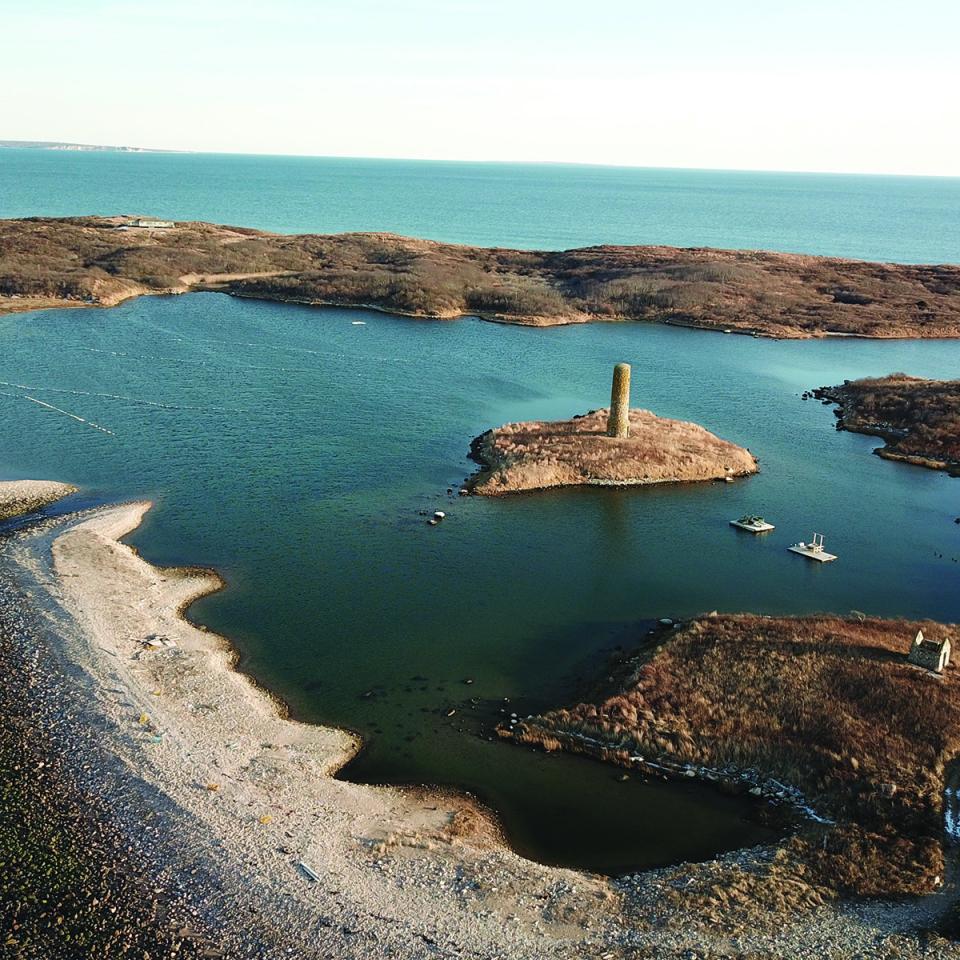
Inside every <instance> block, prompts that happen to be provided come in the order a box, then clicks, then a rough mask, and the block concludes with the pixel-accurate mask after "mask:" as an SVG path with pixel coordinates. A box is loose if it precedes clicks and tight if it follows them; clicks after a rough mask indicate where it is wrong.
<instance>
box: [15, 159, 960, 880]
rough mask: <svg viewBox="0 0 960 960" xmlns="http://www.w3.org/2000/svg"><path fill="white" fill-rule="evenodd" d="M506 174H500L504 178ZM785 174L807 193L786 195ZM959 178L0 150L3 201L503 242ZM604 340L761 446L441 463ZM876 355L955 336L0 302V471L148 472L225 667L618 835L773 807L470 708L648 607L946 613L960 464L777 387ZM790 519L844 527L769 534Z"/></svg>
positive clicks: (534, 817)
mask: <svg viewBox="0 0 960 960" xmlns="http://www.w3.org/2000/svg"><path fill="white" fill-rule="evenodd" d="M11 158H12V159H11ZM137 163H141V164H142V165H143V166H142V167H141V168H139V169H141V171H149V175H147V173H146V172H141V174H140V175H139V176H137V175H135V171H136V170H137V169H138V168H137V167H136V164H137ZM125 164H130V165H129V166H124V165H125ZM351 164H352V166H351ZM14 169H16V170H17V171H18V173H17V175H16V176H13V177H11V175H10V172H11V170H14ZM118 171H120V172H118ZM124 171H125V173H124ZM214 171H219V173H217V174H216V176H215V175H214ZM121 174H122V175H121ZM214 180H217V181H219V182H220V183H221V184H222V189H221V190H217V189H215V186H214V182H213V181H214ZM138 181H139V184H138ZM56 182H59V184H60V186H59V189H54V186H55V183H56ZM844 183H846V184H847V187H846V188H844V186H843V184H844ZM658 184H659V186H658ZM504 192H506V193H507V194H509V196H510V198H511V202H510V203H506V202H504V203H496V204H494V199H495V197H496V196H497V195H500V194H502V193H504ZM888 193H889V195H890V197H891V199H890V203H889V205H888V207H887V208H886V211H885V210H884V208H883V204H882V203H881V202H880V198H882V197H884V196H886V195H887V194H888ZM786 196H790V197H791V198H792V199H791V200H790V203H791V204H792V205H793V206H792V209H793V210H794V211H795V212H796V211H800V210H806V215H804V216H799V215H797V216H791V215H788V214H787V213H786V212H784V208H783V205H784V204H785V203H786V202H787V201H786V200H785V197H786ZM378 197H379V198H380V199H379V201H378V199H377V198H378ZM575 197H579V200H578V201H576V202H574V200H573V199H572V198H575ZM417 198H419V199H417ZM638 198H639V199H638ZM828 198H832V199H828ZM268 200H269V202H268ZM957 200H958V190H957V184H956V182H954V181H919V180H917V181H908V180H903V181H899V180H897V181H894V180H892V179H889V178H878V179H877V180H871V179H870V178H829V177H828V178H809V177H799V178H794V179H792V180H791V178H789V177H785V176H783V177H781V176H779V175H777V176H774V175H754V174H700V173H685V172H674V171H607V170H602V169H594V168H567V167H564V168H558V167H507V166H497V165H489V166H484V165H463V166H462V167H460V166H457V165H452V164H439V165H434V164H419V165H417V164H405V163H396V164H389V163H387V162H386V161H358V162H352V161H323V160H317V161H307V160H292V159H286V158H279V159H277V158H249V157H247V158H213V157H181V156H164V155H110V154H45V153H39V152H34V151H25V152H23V155H21V154H20V153H19V152H16V151H10V152H8V153H0V214H2V215H7V216H9V215H15V214H24V213H28V212H29V213H46V214H53V213H57V214H65V213H94V212H98V213H112V212H118V211H129V212H143V213H149V214H157V215H163V216H176V217H180V218H183V217H197V218H204V219H209V220H222V221H226V222H233V223H242V224H247V225H254V226H261V227H270V228H275V229H291V230H316V231H329V230H337V229H347V228H351V229H352V228H378V229H379V228H383V229H393V230H398V231H402V232H406V233H419V234H426V235H430V236H436V237H440V238H444V239H458V240H466V241H470V242H500V243H504V244H513V245H518V246H521V245H527V246H568V245H571V244H577V243H585V242H597V241H600V240H610V241H616V242H627V241H637V242H639V241H657V242H689V243H693V242H696V243H709V244H716V245H721V246H772V247H779V248H782V249H806V250H810V251H811V252H826V253H851V254H853V253H856V254H859V255H864V256H867V255H874V256H883V257H889V258H891V259H904V260H933V259H939V260H946V259H952V260H956V259H957V256H956V250H957V223H958V221H960V218H958V217H956V216H955V214H956V212H957ZM487 202H488V203H489V209H488V203H487ZM378 204H379V207H378ZM378 208H379V209H380V210H381V211H382V220H380V221H377V217H376V213H377V209H378ZM868 209H869V211H870V218H871V219H870V221H869V222H870V224H871V226H870V227H869V228H868V227H867V225H866V224H867V219H866V213H865V212H864V211H867V210H868ZM642 210H646V211H647V213H646V215H642V214H641V212H640V211H642ZM737 210H739V211H740V213H739V215H736V213H735V212H736V211H737ZM828 210H832V212H831V213H830V215H829V217H828V216H827V211H828ZM951 210H952V211H953V215H952V216H951V215H949V212H950V211H951ZM480 211H486V215H481V213H480ZM605 211H606V214H605ZM631 211H632V213H631ZM747 211H750V212H749V213H747ZM775 211H779V212H777V213H776V215H774V213H775ZM895 225H896V226H895ZM794 228H795V229H794ZM778 238H779V239H778ZM951 250H952V251H953V253H952V254H951ZM357 321H363V323H362V324H359V323H357ZM619 360H625V361H628V362H630V363H632V364H633V388H634V395H633V400H634V403H635V405H638V406H645V407H649V408H651V409H653V410H654V411H656V412H658V413H660V414H664V415H667V416H673V417H680V418H684V419H692V420H696V421H697V422H699V423H702V424H704V425H705V426H706V427H708V428H709V429H711V430H713V431H715V432H716V433H718V434H720V435H721V436H723V437H726V438H728V439H730V440H733V441H736V442H739V443H741V444H745V445H747V446H749V447H750V448H751V449H752V450H753V451H754V453H756V454H757V455H758V457H759V458H760V461H761V468H762V472H761V473H760V474H759V475H758V476H756V477H753V478H750V479H747V480H744V481H740V482H737V483H735V484H732V485H724V484H721V485H715V484H708V485H705V486H682V487H680V486H678V487H672V488H669V487H663V488H654V489H647V490H569V491H557V492H553V493H546V494H542V495H530V496H521V497H516V498H509V499H504V500H485V499H480V498H458V497H456V495H453V496H450V495H448V493H447V491H448V489H453V490H454V491H455V490H456V489H457V487H458V485H459V482H460V481H461V480H462V479H463V478H464V477H465V476H466V475H467V473H469V472H470V470H471V465H470V463H469V462H468V461H467V459H466V452H467V447H468V445H469V442H470V440H471V438H473V437H474V436H475V435H477V434H478V433H480V432H482V431H483V430H485V429H487V428H488V427H490V426H492V425H497V424H500V423H503V422H505V421H509V420H520V419H531V418H540V417H546V418H554V417H567V416H570V415H572V414H574V413H578V412H583V411H586V410H588V409H592V408H595V407H598V406H601V405H603V404H605V403H606V402H607V397H608V391H609V376H610V368H611V366H612V364H613V363H614V362H616V361H619ZM895 370H905V371H908V372H910V373H914V374H917V375H923V376H935V377H957V376H960V343H956V342H934V341H899V342H871V341H855V340H843V341H813V342H787V341H784V342H778V341H772V340H755V339H751V338H744V337H737V336H734V337H724V336H720V335H716V334H709V333H704V332H699V331H692V330H683V329H675V328H669V327H659V326H648V325H640V324H616V325H612V324H605V325H596V326H577V327H568V328H554V329H546V330H536V329H524V328H516V327H504V326H498V325H493V324H486V323H482V322H480V321H478V320H474V319H469V318H467V319H463V320H460V321H456V322H449V323H447V322H445V323H438V322H431V321H414V320H408V319H402V318H395V317H390V316H385V315H382V314H375V313H369V312H364V311H346V310H335V309H323V310H319V309H310V308H305V307H298V306H292V305H278V304H269V303H258V302H253V301H242V300H233V299H230V298H228V297H225V296H222V295H215V294H196V295H190V296H185V297H171V298H143V299H140V300H138V301H134V302H130V303H126V304H124V305H122V306H120V307H118V308H115V309H112V310H53V311H46V312H41V313H32V314H22V315H18V316H11V317H6V318H2V319H0V420H2V423H3V430H2V432H0V475H2V476H4V477H20V476H37V477H52V478H58V479H69V480H72V481H73V482H75V483H78V484H81V485H82V487H83V498H84V500H85V502H103V501H110V500H114V499H117V498H130V497H149V498H151V499H153V500H154V501H155V502H156V509H155V510H154V511H152V512H151V513H150V514H149V515H148V518H147V521H146V523H145V525H144V526H143V527H142V528H141V529H140V530H139V531H138V532H137V533H136V534H135V536H134V537H133V538H132V541H133V542H134V543H135V544H136V545H137V546H138V547H139V548H140V549H141V550H142V552H143V553H144V555H145V556H147V557H148V559H150V560H152V561H155V562H157V563H162V564H176V563H191V564H206V565H210V566H213V567H216V568H217V569H218V570H220V571H221V572H222V573H223V574H224V575H225V577H226V578H227V581H228V583H229V587H228V589H227V590H225V591H223V592H222V593H219V594H217V595H215V596H212V597H209V598H207V599H205V600H203V601H201V602H200V603H198V604H196V605H195V606H194V608H193V610H192V616H194V617H195V618H197V619H199V620H200V621H202V622H204V623H207V624H209V625H210V626H212V627H213V628H215V629H216V630H219V631H222V632H223V633H225V634H227V635H229V636H230V637H232V638H234V639H235V641H236V643H237V645H238V647H239V648H240V650H241V652H242V657H243V660H242V663H243V667H244V668H245V669H247V670H250V671H251V672H252V673H253V674H255V675H256V676H257V677H258V678H259V679H261V680H262V681H263V682H264V683H266V684H267V685H268V686H269V687H271V688H272V689H274V690H275V691H277V692H278V693H279V694H280V695H282V696H283V697H284V698H285V699H286V700H287V701H288V702H289V703H290V705H291V708H292V709H293V711H294V713H295V714H296V715H297V716H299V717H302V718H305V719H309V720H315V721H318V722H333V723H338V724H342V725H344V726H347V727H350V728H351V729H355V730H357V731H359V732H360V733H361V734H363V736H364V739H365V742H366V748H365V750H364V752H363V753H362V754H361V756H360V758H359V759H358V760H357V761H356V762H355V763H354V764H352V765H351V767H350V768H349V769H348V771H346V775H347V776H350V777H351V778H354V779H358V780H369V781H373V782H385V781H389V782H400V783H424V782H425V783H438V784H445V785H452V786H456V787H459V788H465V789H469V790H471V791H473V792H474V793H476V794H477V795H478V796H480V797H481V798H482V799H483V800H484V801H486V802H487V803H489V804H490V805H491V806H492V807H493V808H494V809H495V810H496V811H497V812H498V813H499V814H500V815H501V817H502V820H503V823H504V826H505V829H506V831H507V834H508V836H509V837H510V838H511V839H512V841H513V842H514V843H515V845H516V846H517V847H518V849H520V850H521V851H523V852H524V853H527V854H529V855H531V856H534V857H537V858H539V859H543V860H546V861H551V862H562V863H572V864H577V865H581V866H585V867H589V868H593V869H598V870H608V871H618V870H624V869H630V868H637V867H646V866H651V865H655V864H660V863H666V862H672V861H677V860H681V859H694V858H698V857H706V856H710V855H712V854H713V853H715V852H717V851H719V850H724V849H730V848H733V847H736V846H739V845H742V844H744V843H749V842H753V841H755V840H758V839H763V838H764V837H765V836H767V835H768V834H767V833H766V831H765V830H764V829H763V828H762V827H761V826H759V825H758V824H757V823H756V822H754V820H753V819H752V808H751V807H750V806H749V805H748V804H746V803H743V802H742V801H737V800H733V799H731V798H726V797H721V796H718V795H716V794H715V793H713V792H712V791H710V790H709V789H707V788H706V787H702V786H696V785H690V784H686V783H684V784H659V783H652V784H646V783H642V782H640V781H639V780H637V779H633V780H631V781H629V782H628V783H621V782H619V781H618V779H617V772H616V771H613V770H611V769H608V768H605V767H603V766H601V765H599V764H595V763H592V762H589V761H585V760H580V759H576V758H572V757H547V756H545V755H541V754H534V753H531V752H528V751H526V750H523V749H521V748H518V747H514V746H511V745H507V744H503V743H500V742H496V741H493V740H491V739H490V736H491V731H492V727H493V725H494V723H495V721H496V720H498V719H501V718H502V717H503V716H504V714H503V713H502V712H501V711H505V712H506V714H509V713H510V712H514V711H515V712H518V713H519V714H521V715H523V714H524V713H525V712H528V711H529V710H532V709H539V708H541V707H544V706H549V705H552V704H560V703H563V702H564V701H565V700H566V699H568V698H569V697H570V696H572V695H574V693H575V691H576V689H577V687H578V685H579V684H580V683H582V681H583V680H584V678H589V677H591V676H594V675H598V674H599V672H600V671H602V670H603V668H604V665H605V663H606V661H607V659H608V658H609V656H610V655H611V654H612V653H614V652H615V651H616V649H617V648H618V647H619V648H629V647H630V646H631V645H632V644H634V643H635V642H636V641H637V640H638V639H640V638H642V636H643V635H644V633H645V630H646V625H645V624H646V622H647V621H649V620H650V619H652V618H657V617H661V616H671V617H684V616H688V615H692V614H696V613H698V612H702V611H705V610H711V609H718V610H722V611H737V610H752V611H756V612H760V613H772V614H773V613H805V612H812V611H820V610H830V611H837V612H844V613H845V612H847V611H850V610H851V609H856V610H862V611H866V612H870V613H877V614H883V615H890V616H907V617H920V616H930V617H936V618H939V619H945V620H951V621H957V620H960V526H958V525H956V524H954V523H953V519H954V517H956V516H958V515H960V481H958V480H956V479H951V478H949V477H947V476H945V475H943V474H940V473H935V472H932V471H927V470H923V469H919V468H912V467H907V466H903V465H900V464H894V463H890V462H887V461H884V460H881V459H879V458H877V457H874V456H872V455H871V453H870V451H871V449H872V448H873V447H874V446H876V441H875V440H873V439H871V438H868V437H862V436H857V435H853V434H847V433H838V432H837V431H836V430H835V429H834V417H833V415H832V412H831V410H830V409H829V408H827V407H824V406H822V405H821V404H819V403H817V402H812V401H803V400H802V399H801V397H800V394H801V393H802V392H803V391H804V390H806V389H808V388H811V387H816V386H820V385H822V384H826V383H836V382H839V381H840V380H842V379H844V378H846V377H850V378H852V377H859V376H864V375H868V374H872V375H877V374H883V373H888V372H892V371H895ZM27 396H31V397H35V398H38V399H41V400H43V401H45V402H47V403H50V404H53V405H54V406H56V407H59V408H61V410H63V411H67V412H69V413H72V414H75V415H77V416H80V417H82V418H83V419H84V420H88V421H92V422H94V423H95V424H98V425H100V426H101V427H103V428H105V429H107V430H109V431H110V432H109V433H105V432H102V431H100V430H96V429H93V428H92V427H90V426H89V425H85V424H82V423H79V422H77V421H76V420H73V419H71V418H70V417H68V416H65V415H63V414H62V413H58V412H56V411H51V410H50V409H47V408H44V407H41V406H38V405H37V404H35V403H33V402H31V401H30V400H28V399H26V397H27ZM437 508H440V509H444V510H445V511H446V512H447V513H448V519H447V520H446V521H445V522H444V523H443V524H441V525H440V526H438V527H429V526H427V525H426V524H425V522H424V517H423V516H422V513H421V512H422V511H432V510H434V509H437ZM747 511H749V512H760V513H763V514H765V515H766V516H768V517H769V518H771V519H773V520H774V522H775V523H776V524H777V530H776V531H775V532H774V533H773V534H772V535H770V536H767V537H765V538H762V539H761V538H754V537H749V536H745V535H740V534H738V533H737V532H736V531H734V530H732V529H731V528H730V527H729V526H728V524H727V521H728V520H729V519H730V518H733V517H736V516H739V515H740V514H742V513H744V512H747ZM813 530H818V531H821V532H823V533H825V534H826V537H827V547H828V549H831V550H832V551H833V552H835V553H837V554H839V556H840V559H839V560H838V561H837V562H836V563H834V564H830V565H826V566H824V567H815V566H814V565H812V564H809V563H807V562H805V561H803V560H802V559H801V558H798V557H795V556H794V555H792V554H790V553H788V552H787V551H786V546H787V545H788V544H789V543H791V542H793V541H794V540H796V539H801V538H802V539H806V538H807V537H808V536H809V535H810V533H812V532H813ZM905 642H906V638H905ZM466 680H471V681H473V682H472V683H471V684H469V685H468V684H466V683H465V682H464V681H466ZM451 709H455V710H456V713H455V714H454V715H453V716H450V717H448V716H447V714H448V712H449V711H450V710H451Z"/></svg>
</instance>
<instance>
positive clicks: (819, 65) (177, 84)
mask: <svg viewBox="0 0 960 960" xmlns="http://www.w3.org/2000/svg"><path fill="white" fill-rule="evenodd" d="M0 24H2V27H3V44H2V48H3V52H2V55H0V139H8V140H14V139H17V140H57V141H69V142H82V143H102V144H119V145H133V146H144V147H155V148H166V149H175V150H198V151H208V152H235V153H279V154H303V155H317V156H356V157H359V156H363V157H404V158H430V159H449V160H515V161H516V160H528V161H556V162H572V163H600V164H614V165H624V166H644V167H702V168H712V169H728V168H732V169H747V170H811V171H831V172H851V173H900V174H924V175H941V176H960V50H958V38H960V2H957V0H909V2H908V0H898V2H890V0H871V2H861V0H831V2H826V0H794V2H792V3H791V2H779V3H778V2H774V0H764V2H755V0H684V2H677V0H673V2H670V0H668V2H663V0H593V2H589V0H263V2H253V0H122V2H121V0H0Z"/></svg>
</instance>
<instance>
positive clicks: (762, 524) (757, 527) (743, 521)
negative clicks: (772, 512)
mask: <svg viewBox="0 0 960 960" xmlns="http://www.w3.org/2000/svg"><path fill="white" fill-rule="evenodd" d="M730 526H731V527H737V528H738V529H740V530H747V531H748V532H750V533H768V532H769V531H770V530H776V529H777V528H776V527H775V526H774V525H773V524H772V523H767V521H766V520H764V519H763V517H756V516H753V515H751V514H748V515H747V516H744V517H741V518H740V519H739V520H731V521H730Z"/></svg>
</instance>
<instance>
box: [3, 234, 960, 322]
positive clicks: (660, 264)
mask: <svg viewBox="0 0 960 960" xmlns="http://www.w3.org/2000/svg"><path fill="white" fill-rule="evenodd" d="M131 222H132V218H125V217H107V218H95V217H75V218H62V219H50V218H29V219H23V220H4V221H0V311H3V310H6V311H13V310H24V309H33V308H37V307H42V306H55V305H64V304H66V305H70V304H84V303H90V304H101V305H110V304H113V303H117V302H119V301H120V300H123V299H126V298H128V297H131V296H137V295H140V294H144V293H169V292H185V291H187V290H220V291H223V292H226V293H231V294H236V295H239V296H248V297H259V298H263V299H268V300H279V301H294V302H299V303H310V304H336V305H342V306H372V307H377V308H380V309H383V310H388V311H391V312H396V313H401V314H413V315H416V316H427V317H440V318H444V317H456V316H461V315H478V316H482V317H485V318H488V319H492V320H499V321H502V322H509V323H522V324H532V325H549V324H563V323H581V322H586V321H593V320H647V321H658V322H665V323H675V324H682V325H688V326H695V327H703V328H706V329H711V330H730V331H736V332H741V333H757V334H760V335H765V336H776V337H811V336H823V335H825V334H828V333H831V332H832V333H841V334H849V335H858V336H871V337H957V336H960V267H957V266H923V265H908V264H881V263H866V262H862V261H856V260H842V259H835V258H825V257H810V256H797V255H791V254H783V253H765V252H759V251H748V250H711V249H705V248H690V249H678V248H674V247H653V246H650V247H625V246H597V247H588V248H585V249H581V250H568V251H563V252H543V251H521V250H505V249H487V248H481V247H467V246H457V245H453V244H443V243H434V242H431V241H427V240H415V239H410V238H405V237H398V236H394V235H391V234H380V233H366V234H365V233H347V234H339V235H334V236H323V235H303V236H284V235H278V234H272V233H266V232H264V231H260V230H252V229H245V228H239V227H224V226H216V225H213V224H208V223H178V224H177V225H176V227H175V228H174V229H170V230H144V229H137V228H134V227H130V223H131Z"/></svg>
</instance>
